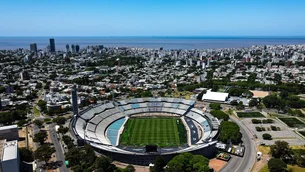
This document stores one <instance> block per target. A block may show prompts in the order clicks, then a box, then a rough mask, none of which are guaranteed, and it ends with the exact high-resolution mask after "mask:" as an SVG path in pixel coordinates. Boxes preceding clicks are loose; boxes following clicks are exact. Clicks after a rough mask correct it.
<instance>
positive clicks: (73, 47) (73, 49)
mask: <svg viewBox="0 0 305 172" xmlns="http://www.w3.org/2000/svg"><path fill="white" fill-rule="evenodd" d="M71 49H72V53H75V46H74V44H72V45H71Z"/></svg>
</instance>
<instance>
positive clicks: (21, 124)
mask: <svg viewBox="0 0 305 172" xmlns="http://www.w3.org/2000/svg"><path fill="white" fill-rule="evenodd" d="M26 123H27V121H26V120H25V119H22V120H19V121H18V122H17V125H18V126H19V127H22V126H23V125H24V124H26Z"/></svg>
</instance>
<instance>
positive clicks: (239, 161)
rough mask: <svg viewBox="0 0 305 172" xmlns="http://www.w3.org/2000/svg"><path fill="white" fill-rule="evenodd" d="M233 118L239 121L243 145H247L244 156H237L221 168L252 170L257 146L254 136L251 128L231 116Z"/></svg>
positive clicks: (237, 121)
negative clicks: (250, 130)
mask: <svg viewBox="0 0 305 172" xmlns="http://www.w3.org/2000/svg"><path fill="white" fill-rule="evenodd" d="M230 118H231V120H232V121H233V122H235V123H237V124H238V125H239V127H240V132H241V133H242V135H243V138H242V140H243V145H244V146H245V154H244V157H242V158H241V157H236V156H232V157H233V158H232V159H231V160H230V161H229V163H228V164H227V165H226V166H225V167H224V168H223V169H222V170H221V171H222V172H227V171H232V172H243V171H251V169H252V167H253V165H254V163H255V158H256V147H255V142H254V141H253V136H252V134H251V133H250V132H249V130H248V129H247V128H246V127H245V126H244V125H243V124H242V123H241V122H240V121H239V120H237V119H235V118H232V117H230Z"/></svg>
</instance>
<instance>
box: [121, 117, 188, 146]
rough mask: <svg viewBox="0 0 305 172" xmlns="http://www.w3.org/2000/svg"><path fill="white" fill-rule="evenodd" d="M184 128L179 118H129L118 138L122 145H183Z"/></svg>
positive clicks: (184, 138) (184, 141) (184, 140)
mask: <svg viewBox="0 0 305 172" xmlns="http://www.w3.org/2000/svg"><path fill="white" fill-rule="evenodd" d="M186 135H187V134H186V129H185V126H184V125H183V123H182V121H181V120H180V119H179V118H169V117H158V118H157V117H151V118H148V117H146V118H130V119H129V120H128V121H127V123H126V124H125V127H124V131H123V133H122V135H121V138H120V144H121V145H123V146H145V145H158V146H160V147H177V146H181V145H184V144H185V143H186V142H187V140H186V138H187V137H186Z"/></svg>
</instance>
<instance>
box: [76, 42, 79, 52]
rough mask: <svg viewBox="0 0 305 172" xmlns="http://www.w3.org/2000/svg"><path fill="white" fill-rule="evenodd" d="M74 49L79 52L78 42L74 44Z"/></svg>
mask: <svg viewBox="0 0 305 172" xmlns="http://www.w3.org/2000/svg"><path fill="white" fill-rule="evenodd" d="M75 51H76V53H78V52H79V45H78V44H77V45H76V46H75Z"/></svg>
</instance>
